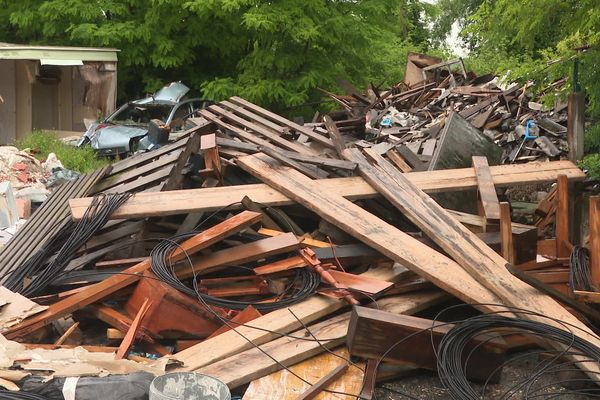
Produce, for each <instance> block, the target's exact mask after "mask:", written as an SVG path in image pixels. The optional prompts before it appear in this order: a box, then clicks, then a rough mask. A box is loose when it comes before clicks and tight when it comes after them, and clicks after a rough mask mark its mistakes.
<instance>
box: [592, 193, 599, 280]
mask: <svg viewBox="0 0 600 400" xmlns="http://www.w3.org/2000/svg"><path fill="white" fill-rule="evenodd" d="M589 225H590V229H589V232H590V270H591V273H592V285H594V286H595V287H596V288H597V289H598V290H600V197H598V196H591V197H590V213H589Z"/></svg>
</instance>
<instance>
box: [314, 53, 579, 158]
mask: <svg viewBox="0 0 600 400" xmlns="http://www.w3.org/2000/svg"><path fill="white" fill-rule="evenodd" d="M338 83H339V85H340V86H341V87H343V88H344V89H345V90H346V92H347V95H343V96H341V95H336V94H333V93H327V94H328V95H329V96H330V97H331V98H332V99H333V100H334V101H335V102H337V103H338V104H339V105H340V106H341V108H342V110H341V112H339V113H337V114H336V116H337V117H338V118H340V119H344V122H341V123H340V124H339V125H340V126H347V127H348V130H349V131H351V132H352V133H354V134H355V135H356V136H363V135H364V136H365V137H366V138H367V140H368V141H369V142H376V143H384V145H381V146H382V147H383V146H387V147H389V148H390V149H394V148H395V151H400V152H401V154H402V155H403V156H405V157H410V158H411V160H412V161H413V162H415V164H416V166H417V167H416V169H417V170H424V169H429V170H435V169H444V168H448V167H447V166H446V165H445V164H444V159H445V158H448V157H451V156H452V155H455V156H458V157H460V158H461V159H462V161H463V163H464V162H469V161H468V160H469V151H470V146H487V147H489V149H488V150H487V151H486V153H487V155H488V159H489V161H490V163H500V162H501V163H515V162H527V161H533V160H548V159H550V160H557V159H560V157H561V156H565V155H566V154H567V153H568V150H569V148H568V144H567V137H566V133H567V128H566V123H567V113H566V108H567V103H566V102H559V101H557V102H556V105H555V107H554V108H553V109H548V108H547V107H546V106H544V105H543V104H540V103H536V102H534V101H531V100H530V98H531V94H529V93H528V92H527V89H528V88H529V87H530V86H531V85H530V84H526V85H524V86H522V87H520V86H519V85H512V86H509V87H502V85H500V84H499V83H498V78H497V77H495V76H493V75H484V76H479V77H478V76H475V75H474V74H473V73H472V72H467V71H466V70H465V67H464V64H463V62H462V60H461V59H458V60H452V61H447V62H442V60H441V59H439V58H436V57H431V56H427V55H423V54H415V53H410V54H409V55H408V62H407V66H406V74H405V78H404V81H403V82H401V83H399V84H398V85H395V86H394V87H392V88H390V89H389V90H386V91H381V90H379V89H377V88H375V87H373V86H372V85H371V86H369V88H368V89H367V90H366V92H364V93H361V92H360V91H359V90H358V89H356V88H355V87H354V86H352V85H351V84H350V83H348V82H346V81H344V80H339V81H338ZM564 83H565V80H561V81H558V82H556V83H555V84H553V85H552V86H550V87H549V88H548V89H547V90H551V89H553V90H555V89H556V88H558V87H560V85H562V84H564ZM464 120H466V121H469V122H470V124H465V122H464ZM350 126H352V128H350ZM321 128H322V129H323V128H325V127H323V126H321ZM473 128H477V129H473ZM483 137H487V138H489V139H491V141H492V142H493V143H495V144H497V145H499V146H500V147H501V150H500V149H494V148H492V147H491V146H490V145H489V144H487V141H485V140H484V139H483ZM404 146H406V148H405V147H404ZM407 150H410V151H411V153H414V155H416V157H412V155H409V156H407V154H409V153H408V152H407ZM447 152H451V153H453V154H450V155H448V154H445V153H447ZM419 161H420V162H419ZM454 161H455V162H456V161H457V160H454ZM411 167H413V168H415V166H413V165H411Z"/></svg>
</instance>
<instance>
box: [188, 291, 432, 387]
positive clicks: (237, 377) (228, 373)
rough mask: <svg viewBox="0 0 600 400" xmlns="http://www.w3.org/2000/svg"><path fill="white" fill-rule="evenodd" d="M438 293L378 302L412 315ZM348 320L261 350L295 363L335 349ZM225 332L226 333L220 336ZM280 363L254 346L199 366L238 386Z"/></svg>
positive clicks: (299, 333)
mask: <svg viewBox="0 0 600 400" xmlns="http://www.w3.org/2000/svg"><path fill="white" fill-rule="evenodd" d="M432 296H433V297H432ZM438 296H439V293H437V294H431V293H428V294H423V293H415V294H412V295H411V294H406V295H402V296H397V297H391V298H387V299H382V300H379V301H378V305H379V307H380V309H383V310H389V311H391V312H394V313H407V314H411V313H415V312H417V310H422V309H423V307H424V306H426V305H430V304H432V302H433V303H435V302H437V301H438V300H439V297H438ZM288 313H289V311H288ZM349 321H350V313H349V312H347V313H343V314H341V315H338V316H335V317H333V318H329V319H327V320H325V321H323V322H319V323H317V324H314V325H309V326H308V329H309V330H310V332H311V333H312V334H313V335H314V336H315V337H316V338H317V339H319V342H320V343H319V342H316V341H314V340H304V337H305V335H306V330H305V329H300V330H298V331H296V332H293V333H292V336H295V337H298V339H294V338H290V337H285V336H284V337H281V338H279V339H275V340H272V341H271V342H269V343H266V344H264V345H262V346H261V349H262V350H263V351H264V352H266V353H267V354H269V355H270V356H271V357H273V358H274V359H275V360H277V361H279V363H281V364H283V365H293V364H296V363H298V362H301V361H304V360H306V359H308V358H310V357H313V356H315V355H317V354H320V353H322V352H323V351H324V350H323V347H326V348H329V349H332V348H335V347H337V346H339V345H341V344H342V343H343V342H344V339H345V336H346V332H347V331H348V323H349ZM255 323H256V325H257V326H259V325H258V319H257V320H255ZM224 335H226V333H225V334H223V335H220V336H224ZM217 337H219V336H217ZM215 339H216V338H215ZM279 363H277V362H275V361H273V359H271V358H270V357H268V356H266V355H265V354H264V353H263V352H262V351H260V350H259V349H256V348H251V349H250V350H246V351H244V352H240V353H237V354H234V355H233V356H231V357H229V358H226V359H223V360H221V361H218V362H215V363H212V364H210V365H207V366H206V367H203V368H200V369H199V370H197V372H199V373H201V374H206V375H210V376H213V377H215V378H217V379H219V380H221V381H223V382H224V383H226V384H227V386H229V387H230V388H236V387H239V386H241V385H243V384H246V383H249V382H251V381H253V380H255V379H258V378H261V377H263V376H266V375H268V374H271V373H273V372H275V371H279V370H280V369H281V365H280V364H279ZM324 372H326V371H324Z"/></svg>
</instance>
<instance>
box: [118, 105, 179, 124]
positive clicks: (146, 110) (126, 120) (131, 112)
mask: <svg viewBox="0 0 600 400" xmlns="http://www.w3.org/2000/svg"><path fill="white" fill-rule="evenodd" d="M172 108H173V106H172V105H168V104H133V103H132V104H128V105H127V107H125V108H124V109H122V110H121V111H119V112H117V113H116V114H115V115H113V116H112V117H110V118H109V120H108V121H109V122H112V123H113V124H119V125H141V126H147V125H148V124H149V123H150V120H151V119H160V120H161V121H163V122H166V121H167V119H168V118H169V113H170V112H171V109H172Z"/></svg>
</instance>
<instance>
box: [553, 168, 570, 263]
mask: <svg viewBox="0 0 600 400" xmlns="http://www.w3.org/2000/svg"><path fill="white" fill-rule="evenodd" d="M556 199H557V203H556V214H555V216H556V255H557V256H558V257H559V258H563V257H569V255H570V254H571V251H570V250H569V243H570V241H569V180H568V178H567V177H566V176H565V175H559V176H558V184H557V192H556Z"/></svg>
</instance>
